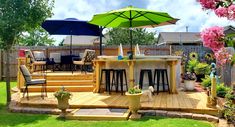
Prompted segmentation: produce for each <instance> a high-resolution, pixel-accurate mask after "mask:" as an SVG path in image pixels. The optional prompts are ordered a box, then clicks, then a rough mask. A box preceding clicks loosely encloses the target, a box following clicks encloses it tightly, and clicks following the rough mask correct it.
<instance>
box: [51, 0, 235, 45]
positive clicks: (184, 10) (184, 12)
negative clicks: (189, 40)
mask: <svg viewBox="0 0 235 127" xmlns="http://www.w3.org/2000/svg"><path fill="white" fill-rule="evenodd" d="M128 5H133V6H137V7H140V8H146V9H151V10H154V11H163V12H167V13H169V14H170V15H171V16H172V17H175V18H179V19H180V20H179V21H178V22H177V23H176V25H168V26H162V27H157V28H155V29H149V31H158V32H161V31H165V32H177V31H178V32H180V31H186V26H189V31H190V32H199V31H201V30H202V29H204V28H206V27H210V26H214V25H218V26H226V25H235V22H234V21H228V20H227V19H223V18H218V17H217V16H216V15H215V14H214V12H210V11H203V10H202V9H201V6H200V5H199V3H198V2H196V0H55V8H54V9H53V12H54V16H53V17H52V19H65V18H71V17H74V18H77V19H80V20H90V19H91V18H92V16H93V15H94V14H97V13H102V12H107V11H110V10H115V9H119V8H122V7H124V6H128ZM62 37H63V36H62ZM62 37H61V36H54V38H56V40H57V41H58V42H60V41H61V38H62Z"/></svg>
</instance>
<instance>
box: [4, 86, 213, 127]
mask: <svg viewBox="0 0 235 127" xmlns="http://www.w3.org/2000/svg"><path fill="white" fill-rule="evenodd" d="M11 85H12V86H15V85H16V83H15V82H12V83H11ZM5 91H6V87H5V82H0V127H7V126H14V127H51V126H54V127H72V126H74V127H110V126H112V127H145V126H146V127H163V126H164V127H214V125H213V124H211V123H209V122H204V121H197V120H191V119H182V118H164V117H144V118H142V119H140V120H136V121H78V120H66V121H65V120H61V119H57V116H54V115H38V114H25V113H24V114H23V113H9V112H8V111H7V110H6V109H7V108H6V106H5V104H6V92H5Z"/></svg>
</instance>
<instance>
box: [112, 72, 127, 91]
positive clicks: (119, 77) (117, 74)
mask: <svg viewBox="0 0 235 127" xmlns="http://www.w3.org/2000/svg"><path fill="white" fill-rule="evenodd" d="M123 77H124V78H125V83H126V84H125V85H126V90H127V91H128V85H127V77H126V69H114V71H113V79H112V86H111V88H112V87H113V85H116V92H118V86H119V85H120V87H121V93H122V95H123V93H124V91H123ZM119 80H120V82H119Z"/></svg>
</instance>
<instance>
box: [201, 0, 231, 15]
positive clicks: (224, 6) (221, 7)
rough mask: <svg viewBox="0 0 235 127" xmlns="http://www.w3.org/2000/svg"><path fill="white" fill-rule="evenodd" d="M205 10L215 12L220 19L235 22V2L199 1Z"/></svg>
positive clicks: (219, 0) (221, 0) (220, 0)
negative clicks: (225, 18)
mask: <svg viewBox="0 0 235 127" xmlns="http://www.w3.org/2000/svg"><path fill="white" fill-rule="evenodd" d="M197 1H198V2H200V4H201V5H202V8H203V9H205V10H213V11H214V12H215V14H216V15H217V16H219V17H227V19H229V20H235V5H234V3H233V2H234V0H197Z"/></svg>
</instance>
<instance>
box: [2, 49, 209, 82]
mask: <svg viewBox="0 0 235 127" xmlns="http://www.w3.org/2000/svg"><path fill="white" fill-rule="evenodd" d="M139 47H140V50H141V51H140V52H141V53H144V54H145V55H170V54H172V53H174V52H175V51H178V50H183V51H184V52H185V53H186V54H188V53H190V52H192V51H195V52H197V53H199V54H200V53H204V52H207V51H209V50H208V49H207V48H204V47H202V46H177V45H173V46H169V45H162V46H155V45H145V46H142V45H141V46H139ZM129 48H130V46H129V45H126V46H123V51H124V55H125V54H126V52H127V51H129V50H130V49H129ZM20 49H31V50H32V51H44V52H45V54H46V57H48V56H49V54H50V53H51V52H60V53H61V55H69V54H70V47H69V46H50V47H48V46H20V47H19V46H17V47H14V48H13V50H12V52H11V54H10V56H9V57H10V73H11V78H12V79H16V76H17V71H18V70H17V58H18V52H19V50H20ZM85 49H94V50H96V53H97V55H99V46H73V47H72V54H73V55H79V54H80V53H83V52H84V51H85ZM103 55H109V56H110V55H115V56H116V55H118V46H104V47H103ZM5 66H6V65H5V53H4V51H0V80H4V79H5V71H4V68H5Z"/></svg>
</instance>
